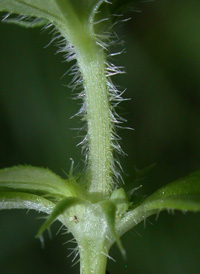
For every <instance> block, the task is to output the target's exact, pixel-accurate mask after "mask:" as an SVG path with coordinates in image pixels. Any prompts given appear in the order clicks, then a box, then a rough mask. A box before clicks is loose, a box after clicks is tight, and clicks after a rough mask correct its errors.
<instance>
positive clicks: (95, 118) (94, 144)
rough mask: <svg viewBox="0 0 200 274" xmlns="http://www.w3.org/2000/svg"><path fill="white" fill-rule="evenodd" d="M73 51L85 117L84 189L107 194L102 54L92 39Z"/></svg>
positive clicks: (108, 168)
mask: <svg viewBox="0 0 200 274" xmlns="http://www.w3.org/2000/svg"><path fill="white" fill-rule="evenodd" d="M84 41H85V43H81V45H80V46H79V47H78V50H77V61H78V65H79V68H80V71H81V73H82V78H83V84H84V90H85V103H86V117H85V119H86V120H87V127H88V129H87V130H88V133H87V142H88V149H89V151H88V153H89V155H88V170H89V178H90V181H89V182H88V184H87V186H88V192H89V193H93V194H97V195H98V196H99V198H103V197H104V198H105V197H107V196H108V195H109V194H110V192H111V189H112V185H111V184H112V178H111V162H112V148H111V130H112V129H111V121H110V109H109V94H108V87H107V79H106V75H105V56H104V52H103V50H102V49H101V48H100V46H98V45H96V43H95V41H94V39H87V40H85V39H84Z"/></svg>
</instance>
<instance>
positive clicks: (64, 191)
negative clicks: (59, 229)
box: [0, 166, 76, 198]
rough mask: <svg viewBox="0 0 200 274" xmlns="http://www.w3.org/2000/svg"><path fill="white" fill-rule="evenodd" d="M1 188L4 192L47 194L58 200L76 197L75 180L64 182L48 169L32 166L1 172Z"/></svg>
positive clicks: (7, 169)
mask: <svg viewBox="0 0 200 274" xmlns="http://www.w3.org/2000/svg"><path fill="white" fill-rule="evenodd" d="M0 187H1V188H3V190H4V189H7V190H9V189H10V190H15V191H25V192H31V193H37V194H42V195H44V194H46V195H49V196H53V197H55V196H56V197H57V198H59V197H62V198H63V197H68V196H76V191H75V187H76V183H75V182H74V181H73V179H69V180H63V179H61V178H60V177H59V176H58V175H56V174H54V173H53V172H52V171H50V170H48V169H45V168H38V167H31V166H19V167H11V168H5V169H2V170H0ZM7 190H6V191H7Z"/></svg>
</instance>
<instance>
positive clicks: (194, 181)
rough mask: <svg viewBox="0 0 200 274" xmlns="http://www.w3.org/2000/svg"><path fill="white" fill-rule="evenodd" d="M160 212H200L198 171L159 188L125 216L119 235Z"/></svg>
mask: <svg viewBox="0 0 200 274" xmlns="http://www.w3.org/2000/svg"><path fill="white" fill-rule="evenodd" d="M162 210H182V211H184V212H185V211H192V212H197V211H200V171H197V172H195V173H192V174H190V175H188V176H186V177H184V178H182V179H178V180H176V181H175V182H173V183H170V184H168V185H166V186H164V187H162V188H160V189H159V190H157V191H156V192H155V193H153V194H152V195H150V196H149V197H148V198H146V199H145V200H144V201H143V202H142V203H141V204H140V205H139V206H137V207H135V208H134V209H133V210H131V211H129V212H128V213H127V214H125V216H124V218H123V219H122V220H121V223H120V225H119V229H120V231H121V233H120V235H122V234H124V233H125V232H126V231H128V230H129V229H131V228H132V227H134V226H135V225H136V224H138V223H139V222H140V221H142V220H144V219H145V218H146V217H148V216H150V215H152V214H157V213H159V212H160V211H162Z"/></svg>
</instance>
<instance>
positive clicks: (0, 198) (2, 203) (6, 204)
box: [0, 192, 55, 214]
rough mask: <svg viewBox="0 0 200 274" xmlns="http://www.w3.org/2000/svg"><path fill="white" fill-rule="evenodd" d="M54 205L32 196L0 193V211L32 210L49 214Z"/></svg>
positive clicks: (17, 193) (18, 193)
mask: <svg viewBox="0 0 200 274" xmlns="http://www.w3.org/2000/svg"><path fill="white" fill-rule="evenodd" d="M54 207H55V204H54V203H52V202H51V201H49V200H47V199H45V198H42V197H40V196H37V195H34V194H27V193H20V192H0V209H34V210H36V211H39V212H44V213H47V214H50V213H51V211H52V210H53V208H54Z"/></svg>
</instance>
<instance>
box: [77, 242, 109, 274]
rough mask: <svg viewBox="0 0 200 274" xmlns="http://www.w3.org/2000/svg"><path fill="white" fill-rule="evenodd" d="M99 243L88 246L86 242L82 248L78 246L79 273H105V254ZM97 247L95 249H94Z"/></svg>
mask: <svg viewBox="0 0 200 274" xmlns="http://www.w3.org/2000/svg"><path fill="white" fill-rule="evenodd" d="M100 247H102V246H101V244H99V243H98V245H96V244H94V246H90V245H89V244H88V242H86V243H85V244H84V248H80V273H81V274H105V272H106V265H107V256H106V254H105V253H104V252H103V248H102V250H100ZM96 249H97V250H96Z"/></svg>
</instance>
